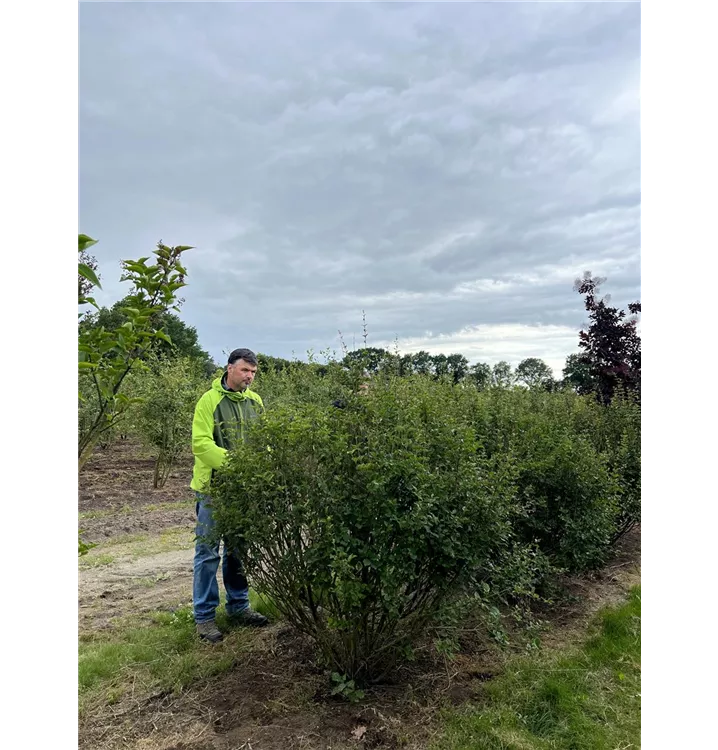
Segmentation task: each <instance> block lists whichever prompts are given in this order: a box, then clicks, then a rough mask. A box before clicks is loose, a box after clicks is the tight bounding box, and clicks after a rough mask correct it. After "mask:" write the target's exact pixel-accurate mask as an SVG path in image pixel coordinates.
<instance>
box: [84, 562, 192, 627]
mask: <svg viewBox="0 0 718 750" xmlns="http://www.w3.org/2000/svg"><path fill="white" fill-rule="evenodd" d="M192 554H193V553H192V550H191V549H180V550H170V551H169V552H160V553H158V554H155V555H149V556H147V557H140V558H138V559H136V560H130V561H127V562H119V563H116V564H110V565H107V566H102V567H96V568H87V569H85V570H80V572H79V586H78V591H79V618H80V619H79V625H80V631H90V630H97V629H100V628H105V627H108V626H109V625H110V623H111V621H112V620H113V619H115V618H122V617H124V616H126V615H129V614H132V615H142V614H144V613H149V612H153V611H158V610H164V609H167V610H172V609H175V608H176V607H178V606H180V605H182V604H188V603H189V602H190V601H191V598H192Z"/></svg>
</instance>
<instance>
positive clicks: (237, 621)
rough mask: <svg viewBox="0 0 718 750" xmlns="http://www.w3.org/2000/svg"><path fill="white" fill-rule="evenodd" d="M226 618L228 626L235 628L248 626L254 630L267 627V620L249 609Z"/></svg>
mask: <svg viewBox="0 0 718 750" xmlns="http://www.w3.org/2000/svg"><path fill="white" fill-rule="evenodd" d="M228 617H229V624H230V625H233V626H235V627H236V626H238V625H249V626H251V627H254V628H263V627H264V626H265V625H269V620H268V619H267V618H266V617H265V616H264V615H260V614H259V612H255V611H254V610H253V609H250V608H249V607H247V609H243V610H240V611H239V612H233V613H232V614H231V615H228Z"/></svg>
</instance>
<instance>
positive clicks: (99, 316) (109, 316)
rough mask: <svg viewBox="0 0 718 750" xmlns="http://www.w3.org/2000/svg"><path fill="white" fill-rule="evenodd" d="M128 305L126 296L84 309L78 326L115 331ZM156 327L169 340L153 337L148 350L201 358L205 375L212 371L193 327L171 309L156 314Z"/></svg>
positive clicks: (161, 354) (85, 329) (84, 328)
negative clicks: (153, 341)
mask: <svg viewBox="0 0 718 750" xmlns="http://www.w3.org/2000/svg"><path fill="white" fill-rule="evenodd" d="M128 306H131V303H130V300H129V297H125V298H123V299H121V300H118V301H117V302H115V304H114V305H112V307H110V308H107V307H101V308H99V309H98V311H97V312H96V313H88V314H87V315H85V316H84V317H83V319H82V322H81V323H80V328H81V330H83V331H88V330H90V329H92V328H104V329H105V330H106V331H116V330H117V329H119V328H121V327H122V326H123V325H124V324H125V323H126V322H127V320H128V317H127V313H126V312H125V310H126V308H127V307H128ZM159 324H160V327H161V328H162V329H163V330H164V331H165V333H166V334H167V336H168V337H169V339H170V341H171V343H170V342H169V341H166V340H164V339H158V340H157V341H155V343H154V345H153V347H152V351H153V352H154V353H155V354H157V355H158V356H159V357H170V358H174V357H189V358H190V359H196V360H198V361H199V362H201V365H202V368H203V370H204V373H205V375H207V376H208V377H209V376H210V375H212V374H213V373H214V371H215V370H216V368H217V366H216V364H215V363H214V361H213V360H212V358H211V357H210V355H209V354H208V353H207V352H206V351H205V350H204V349H202V347H201V346H200V345H199V340H198V336H197V329H196V328H195V327H194V326H189V325H187V324H186V323H185V322H184V321H183V320H181V319H180V317H179V316H178V315H176V314H175V313H172V312H169V311H166V312H164V313H162V314H161V315H160V316H159Z"/></svg>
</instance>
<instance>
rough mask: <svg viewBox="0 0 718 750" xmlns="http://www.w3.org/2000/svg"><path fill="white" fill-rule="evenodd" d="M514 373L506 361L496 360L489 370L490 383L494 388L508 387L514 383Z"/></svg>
mask: <svg viewBox="0 0 718 750" xmlns="http://www.w3.org/2000/svg"><path fill="white" fill-rule="evenodd" d="M514 379H515V377H514V373H513V372H512V370H511V365H510V364H509V363H508V362H504V361H503V360H502V361H501V362H497V363H496V364H495V365H494V367H493V370H492V371H491V384H492V385H493V386H494V387H495V388H510V387H511V386H512V385H513V383H514Z"/></svg>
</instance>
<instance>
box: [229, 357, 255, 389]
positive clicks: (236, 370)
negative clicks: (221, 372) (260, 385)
mask: <svg viewBox="0 0 718 750" xmlns="http://www.w3.org/2000/svg"><path fill="white" fill-rule="evenodd" d="M256 374H257V365H250V364H249V362H245V361H244V360H243V359H238V360H237V361H236V362H234V363H232V364H231V365H227V385H228V386H229V387H230V388H231V389H232V390H233V391H244V390H246V389H247V388H249V386H250V385H252V381H253V380H254V376H255V375H256Z"/></svg>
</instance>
